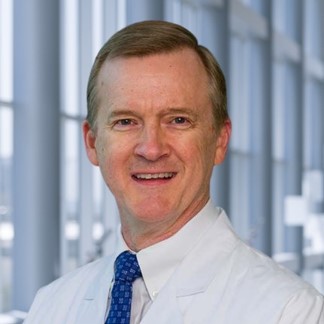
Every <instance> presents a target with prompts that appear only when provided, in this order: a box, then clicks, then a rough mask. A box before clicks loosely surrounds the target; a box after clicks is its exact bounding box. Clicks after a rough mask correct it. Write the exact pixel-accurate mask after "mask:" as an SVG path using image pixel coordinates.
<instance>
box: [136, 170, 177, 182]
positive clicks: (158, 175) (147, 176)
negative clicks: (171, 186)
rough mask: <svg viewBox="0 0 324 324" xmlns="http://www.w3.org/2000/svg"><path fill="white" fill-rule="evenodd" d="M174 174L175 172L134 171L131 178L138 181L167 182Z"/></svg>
mask: <svg viewBox="0 0 324 324" xmlns="http://www.w3.org/2000/svg"><path fill="white" fill-rule="evenodd" d="M175 176H176V172H136V173H133V174H132V179H134V180H135V181H137V182H140V183H146V184H153V183H165V182H168V181H170V180H172V179H173V178H174V177H175Z"/></svg>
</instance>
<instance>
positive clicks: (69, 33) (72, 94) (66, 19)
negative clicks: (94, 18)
mask: <svg viewBox="0 0 324 324" xmlns="http://www.w3.org/2000/svg"><path fill="white" fill-rule="evenodd" d="M78 10H79V6H78V1H77V0H69V1H63V18H62V24H63V26H62V38H63V57H64V58H63V60H62V68H61V73H62V78H61V83H62V86H61V91H62V94H63V106H62V110H63V111H64V112H65V113H66V114H69V115H73V116H76V115H78V113H79V100H78V98H79V97H78V95H79V74H80V72H79V53H78V51H79V46H78V44H79V25H78V24H79V20H78Z"/></svg>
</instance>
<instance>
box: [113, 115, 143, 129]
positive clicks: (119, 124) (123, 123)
mask: <svg viewBox="0 0 324 324" xmlns="http://www.w3.org/2000/svg"><path fill="white" fill-rule="evenodd" d="M136 125H137V121H136V120H134V119H133V118H122V119H118V120H116V121H114V122H113V124H112V127H113V128H114V129H115V130H119V131H125V130H129V129H132V128H133V127H134V126H136Z"/></svg>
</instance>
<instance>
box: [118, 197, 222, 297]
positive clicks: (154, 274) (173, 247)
mask: <svg viewBox="0 0 324 324" xmlns="http://www.w3.org/2000/svg"><path fill="white" fill-rule="evenodd" d="M219 213H220V211H218V212H217V213H216V215H215V208H214V206H213V203H212V202H211V201H209V202H208V203H207V204H206V205H205V206H204V208H203V209H202V210H201V211H200V212H199V213H198V214H197V215H196V216H195V217H193V218H192V219H191V220H190V221H189V222H188V223H187V224H185V225H184V226H183V227H182V228H181V229H180V230H179V231H178V232H177V233H176V234H174V235H173V236H171V237H169V238H168V239H166V240H164V241H161V242H158V243H156V244H154V245H151V246H149V247H147V248H145V249H143V250H141V251H139V252H138V253H137V259H138V262H139V264H140V267H141V271H142V275H143V280H144V282H145V285H146V288H147V290H148V293H149V295H150V298H151V299H152V300H154V299H155V298H156V296H157V294H158V293H159V291H160V290H161V289H162V287H163V286H164V285H165V284H166V282H167V281H168V279H169V278H170V277H171V275H172V273H173V272H174V271H175V269H176V268H177V266H178V265H179V264H180V263H181V262H182V260H183V259H184V258H185V256H186V255H187V254H188V253H189V251H190V250H191V249H192V248H193V247H194V246H195V245H196V244H197V242H198V241H199V240H200V239H201V238H202V237H203V236H204V233H205V232H206V231H207V230H208V229H209V228H210V226H211V224H212V223H214V221H215V220H216V219H217V216H218V215H219ZM119 235H120V240H119V242H120V244H119V249H118V252H119V253H120V252H122V251H124V250H129V248H128V247H127V245H126V243H125V241H124V240H123V238H122V235H121V232H120V234H119Z"/></svg>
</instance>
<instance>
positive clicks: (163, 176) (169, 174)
mask: <svg viewBox="0 0 324 324" xmlns="http://www.w3.org/2000/svg"><path fill="white" fill-rule="evenodd" d="M172 176H173V174H172V172H165V173H145V174H137V175H136V178H137V179H146V180H149V179H169V178H172Z"/></svg>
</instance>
